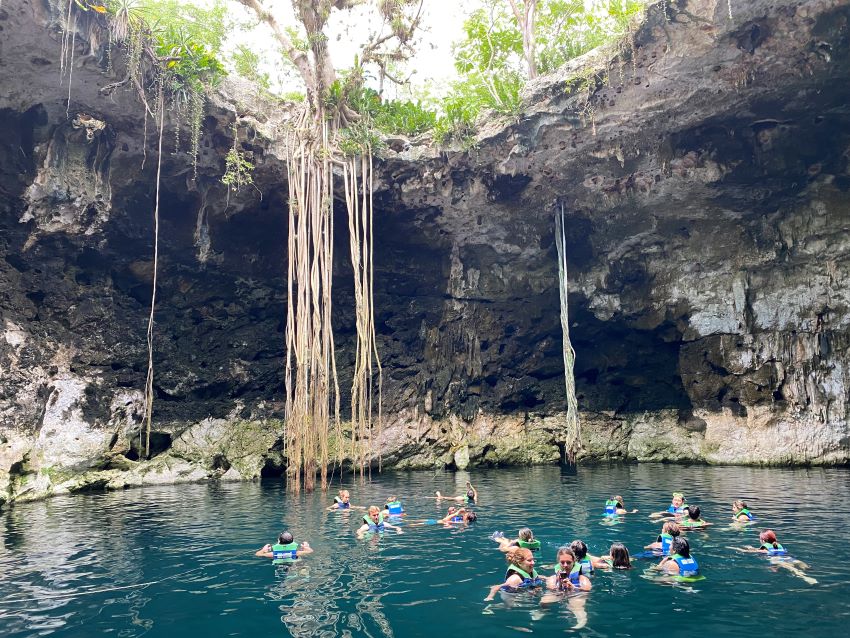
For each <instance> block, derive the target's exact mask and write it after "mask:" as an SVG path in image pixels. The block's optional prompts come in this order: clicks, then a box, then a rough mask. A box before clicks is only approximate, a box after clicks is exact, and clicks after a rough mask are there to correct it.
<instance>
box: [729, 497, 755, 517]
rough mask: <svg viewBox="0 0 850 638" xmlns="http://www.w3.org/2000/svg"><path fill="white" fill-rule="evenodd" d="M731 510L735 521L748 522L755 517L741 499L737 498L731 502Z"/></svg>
mask: <svg viewBox="0 0 850 638" xmlns="http://www.w3.org/2000/svg"><path fill="white" fill-rule="evenodd" d="M732 512H733V518H734V519H735V522H736V523H748V522H750V521H754V520H755V519H756V517H755V516H754V515H753V513H752V512H751V511H750V510H749V508H748V507H747V504H746V503H745V502H744V501H741V500H737V501H734V502H733V503H732Z"/></svg>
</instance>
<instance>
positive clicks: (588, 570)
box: [573, 556, 593, 576]
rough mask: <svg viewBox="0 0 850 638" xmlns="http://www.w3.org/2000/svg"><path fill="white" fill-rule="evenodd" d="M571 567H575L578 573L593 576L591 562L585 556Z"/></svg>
mask: <svg viewBox="0 0 850 638" xmlns="http://www.w3.org/2000/svg"><path fill="white" fill-rule="evenodd" d="M573 569H576V570H577V571H578V573H579V574H584V575H585V576H593V563H591V562H590V559H589V558H588V557H587V556H585V557H584V558H582V559H581V560H580V561H579V562H578V563H577V564H576V566H575V567H574V568H573Z"/></svg>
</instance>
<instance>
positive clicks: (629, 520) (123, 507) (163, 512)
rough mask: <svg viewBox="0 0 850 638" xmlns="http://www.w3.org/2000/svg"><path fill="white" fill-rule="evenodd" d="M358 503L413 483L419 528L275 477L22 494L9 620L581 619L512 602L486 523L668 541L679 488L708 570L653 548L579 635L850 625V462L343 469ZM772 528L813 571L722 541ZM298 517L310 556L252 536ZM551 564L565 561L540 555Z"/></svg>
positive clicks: (211, 624)
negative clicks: (449, 512)
mask: <svg viewBox="0 0 850 638" xmlns="http://www.w3.org/2000/svg"><path fill="white" fill-rule="evenodd" d="M466 480H471V481H472V482H473V484H474V485H475V486H476V488H477V489H478V491H479V496H480V504H479V505H478V506H477V507H476V508H475V509H476V511H477V512H478V514H479V521H478V522H477V523H475V524H473V525H471V526H469V527H467V528H455V529H445V528H443V527H442V526H434V525H429V526H423V527H413V526H411V523H412V522H413V521H414V520H417V519H433V518H438V517H439V516H442V514H443V513H444V512H445V509H446V506H445V505H441V506H439V507H438V506H437V505H436V502H435V501H434V500H432V499H427V498H425V497H426V496H428V495H431V494H433V492H434V490H436V489H439V490H441V491H442V492H444V493H461V492H462V491H463V488H464V484H465V481H466ZM344 486H345V487H347V488H348V489H350V490H351V493H352V502H353V503H354V504H356V505H366V504H371V503H382V502H383V501H384V500H385V499H386V497H387V496H389V495H391V494H396V495H398V496H399V497H400V498H401V499H402V500H403V503H404V506H405V509H406V512H407V514H406V516H405V520H404V521H403V522H402V523H401V526H402V528H403V529H404V533H403V534H401V535H397V534H395V533H392V532H386V533H384V534H383V535H382V536H380V537H378V536H374V537H371V538H367V539H364V540H362V541H358V540H357V539H356V538H355V535H354V530H355V527H356V526H357V524H358V521H359V520H360V518H361V516H362V512H359V513H358V512H353V511H352V512H348V513H345V512H327V511H325V507H326V506H327V505H328V503H329V502H330V498H329V497H328V496H327V495H323V494H321V493H320V492H318V491H317V492H314V493H312V494H302V495H300V496H293V495H290V494H288V493H287V492H286V491H285V490H284V489H283V488H282V486H281V484H280V482H278V481H263V482H261V483H235V484H234V483H223V484H202V485H188V486H185V485H184V486H162V487H154V488H144V489H134V490H126V491H123V492H107V493H91V494H85V495H77V496H73V497H63V498H55V499H51V500H48V501H44V502H38V503H30V504H22V505H18V506H16V507H14V508H12V509H10V510H8V511H5V512H3V513H2V518H0V523H1V524H2V528H0V529H1V530H2V533H0V542H2V549H1V550H0V568H2V579H0V626H2V628H3V635H4V636H9V637H12V636H15V637H17V636H57V637H60V636H91V635H115V636H123V637H131V636H149V637H154V636H174V635H210V636H352V637H359V636H429V635H433V634H435V633H438V632H446V631H448V632H450V633H451V634H458V635H480V636H515V635H517V633H526V632H533V633H535V634H543V635H552V634H555V633H563V632H568V633H572V631H571V627H573V625H574V624H575V617H574V616H573V615H572V613H570V611H569V610H568V608H567V606H566V605H565V604H563V603H559V604H556V605H554V606H553V607H550V608H548V609H546V610H545V611H542V612H541V610H540V607H539V606H538V604H537V601H538V598H536V597H534V596H533V595H531V594H521V595H519V596H517V597H516V601H515V604H514V605H513V606H512V607H507V606H505V605H504V603H503V602H502V601H501V600H500V597H499V596H497V598H496V600H495V601H494V603H489V604H488V603H486V602H484V600H483V599H484V597H485V596H486V593H487V587H488V586H489V585H492V584H495V583H497V582H501V579H502V576H503V574H504V572H505V565H506V563H505V560H504V557H503V555H502V554H500V552H499V551H498V550H497V549H496V544H495V543H494V542H493V541H491V540H489V538H488V536H489V535H490V534H491V532H493V531H494V530H502V531H504V532H505V533H506V534H515V533H516V530H517V529H518V528H520V527H522V526H526V525H528V526H530V527H531V528H532V529H533V530H534V532H535V534H536V536H537V538H539V539H540V540H541V541H542V548H541V551H540V561H539V562H540V563H542V564H546V565H551V564H552V563H554V560H555V551H556V549H557V547H558V546H559V545H561V544H563V543H567V542H569V541H571V540H573V539H574V538H581V539H583V540H585V542H587V544H588V546H589V547H590V551H591V553H595V554H599V553H603V552H605V551H606V550H607V548H608V547H609V546H610V544H611V543H612V542H614V541H621V542H624V543H625V544H626V545H627V546H628V547H629V548H630V549H631V550H632V551H633V552H636V551H637V550H638V549H639V548H640V547H642V546H643V545H646V544H648V543H649V542H651V541H652V540H654V538H655V536H656V534H657V533H658V530H659V525H658V524H657V523H654V522H651V521H650V520H649V519H648V518H647V514H648V513H649V512H650V511H657V510H660V509H664V508H666V506H667V505H668V503H669V500H670V492H671V491H672V490H673V489H677V490H681V491H683V492H684V493H685V495H686V497H687V499H688V501H689V502H692V503H696V504H699V505H700V506H701V507H702V511H703V517H704V518H705V519H706V520H708V521H710V522H712V523H714V526H712V527H711V528H709V529H708V530H702V531H696V532H690V533H689V535H688V536H689V538H690V542H691V545H692V551H693V554H694V555H695V556H697V557H698V558H699V561H700V566H701V569H702V571H703V573H704V575H705V576H706V578H705V580H702V581H700V582H698V583H694V584H693V585H689V586H669V585H662V584H658V583H656V582H653V581H652V580H647V579H646V578H644V577H643V576H644V570H645V568H646V567H648V566H649V565H650V564H651V563H652V562H653V561H649V560H638V561H636V562H635V569H632V570H631V571H618V572H613V573H602V572H598V573H597V574H595V575H594V576H593V590H592V591H591V592H590V593H589V594H587V601H586V610H587V614H588V624H587V626H586V627H585V628H584V629H583V630H581V631H580V632H576V633H580V634H581V635H588V636H646V635H657V634H660V633H664V634H665V635H671V636H686V635H693V633H694V632H695V631H698V632H699V633H700V634H701V635H706V636H717V635H742V634H743V635H746V634H759V635H762V634H764V635H775V636H785V635H788V636H790V635H797V634H799V633H800V632H801V631H802V632H803V633H804V634H806V635H821V636H829V635H833V636H836V635H841V634H842V633H843V631H844V628H845V626H846V623H847V619H848V615H850V582H848V581H850V568H848V563H847V558H848V555H847V550H846V534H845V527H846V524H847V518H846V514H845V513H843V512H841V511H840V510H839V508H837V507H836V504H839V503H844V502H846V499H847V498H848V497H850V484H849V483H848V474H847V471H846V470H844V469H756V468H742V467H705V466H671V465H662V464H640V465H598V466H588V467H579V468H578V469H577V471H574V470H569V471H568V470H566V469H560V468H558V467H535V468H516V469H498V470H488V471H480V472H474V473H470V474H467V473H464V472H458V473H443V472H439V473H436V474H435V473H433V472H410V473H392V472H388V473H384V474H382V475H379V476H378V475H376V476H374V477H373V480H372V481H369V482H365V483H363V484H360V483H352V484H345V485H344ZM614 493H618V494H622V495H623V496H624V497H625V499H626V504H627V505H628V506H629V507H637V508H639V510H640V512H639V513H637V514H633V515H629V516H627V517H624V520H623V522H622V523H621V524H617V525H613V526H606V525H602V524H601V521H602V516H601V513H602V510H603V503H604V501H605V499H606V498H607V497H608V496H609V495H611V494H614ZM740 497H743V498H745V499H746V500H747V501H748V503H749V504H750V507H751V509H752V510H753V512H754V513H755V514H756V515H757V517H758V519H759V520H758V523H757V524H756V526H753V527H749V528H743V529H731V528H730V527H729V523H730V521H731V509H730V503H731V501H732V500H734V499H735V498H740ZM768 527H769V528H772V529H774V530H776V532H777V534H778V536H779V538H780V540H781V542H782V543H783V544H784V545H785V547H787V548H788V549H789V550H790V551H791V553H792V554H793V555H794V557H796V558H799V559H801V560H803V561H805V562H806V563H808V564H809V565H810V569H809V575H810V576H812V577H813V578H815V579H817V584H812V585H809V584H806V583H804V582H803V581H802V580H800V579H799V578H797V577H795V576H794V575H792V574H790V573H788V572H786V571H785V570H781V569H780V570H776V569H775V568H773V569H772V568H771V566H770V564H769V562H768V559H766V558H764V557H762V556H757V555H747V554H737V553H735V552H733V551H731V550H729V549H727V547H729V546H733V547H734V546H742V545H745V544H758V540H757V534H758V530H760V529H764V528H768ZM283 529H290V530H292V531H293V533H294V534H295V538H296V540H298V541H303V540H309V541H310V543H311V544H312V545H313V548H314V549H315V552H314V554H312V555H310V556H307V557H304V558H302V559H300V560H299V561H298V562H296V563H295V564H294V565H292V566H286V567H275V566H273V565H272V564H271V561H270V560H268V559H264V558H257V557H255V556H254V552H255V551H256V550H257V549H259V548H260V547H261V546H262V545H263V544H264V543H266V542H273V541H274V538H276V536H277V534H278V533H279V532H280V531H281V530H283ZM541 571H543V572H544V573H547V574H549V573H551V570H543V569H541Z"/></svg>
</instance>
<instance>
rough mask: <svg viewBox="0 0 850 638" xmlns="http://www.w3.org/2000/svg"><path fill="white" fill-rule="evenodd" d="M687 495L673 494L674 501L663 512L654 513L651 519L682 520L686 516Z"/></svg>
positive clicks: (650, 516)
mask: <svg viewBox="0 0 850 638" xmlns="http://www.w3.org/2000/svg"><path fill="white" fill-rule="evenodd" d="M686 507H687V505H685V495H684V494H682V493H681V492H673V500H672V501H671V502H670V507H668V508H667V509H666V510H665V511H663V512H654V513H652V514H650V515H649V518H681V517H682V516H683V515H684V514H685V509H686Z"/></svg>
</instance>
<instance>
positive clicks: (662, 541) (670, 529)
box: [644, 521, 682, 556]
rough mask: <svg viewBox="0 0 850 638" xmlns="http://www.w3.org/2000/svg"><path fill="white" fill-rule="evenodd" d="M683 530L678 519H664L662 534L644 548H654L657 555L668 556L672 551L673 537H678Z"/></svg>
mask: <svg viewBox="0 0 850 638" xmlns="http://www.w3.org/2000/svg"><path fill="white" fill-rule="evenodd" d="M681 533H682V531H681V530H680V529H679V524H678V523H677V522H676V521H664V525H662V526H661V534H660V535H659V537H658V540H656V541H655V542H654V543H650V544H649V545H647V546H646V547H644V549H649V550H652V551H653V553H655V554H656V555H657V556H666V555H667V554H668V553H669V552H670V545H671V544H672V543H673V539H674V538H676V537H678V536H679V535H680V534H681Z"/></svg>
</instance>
